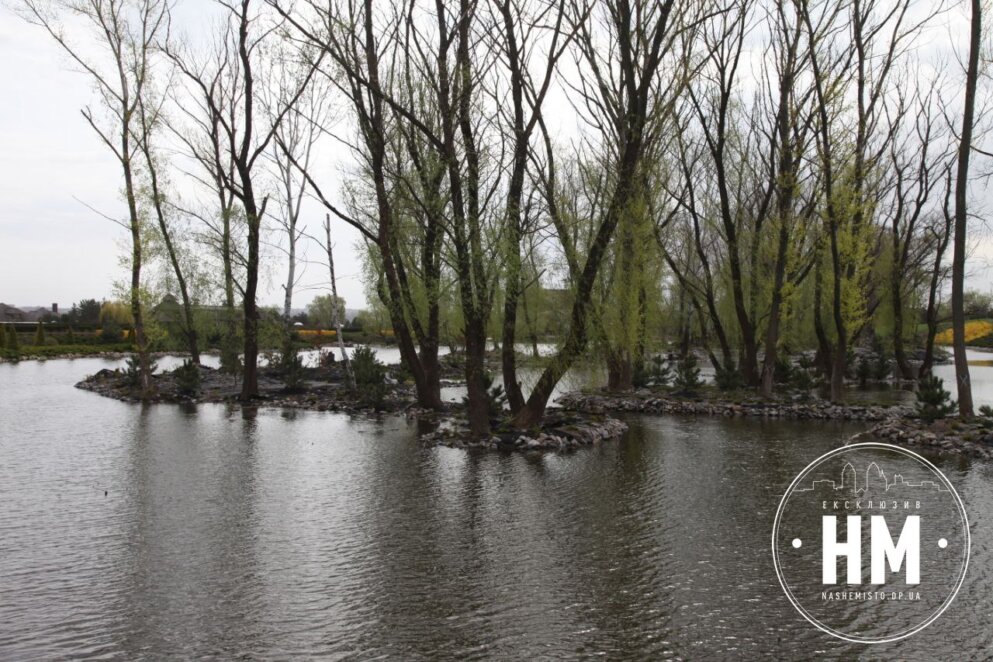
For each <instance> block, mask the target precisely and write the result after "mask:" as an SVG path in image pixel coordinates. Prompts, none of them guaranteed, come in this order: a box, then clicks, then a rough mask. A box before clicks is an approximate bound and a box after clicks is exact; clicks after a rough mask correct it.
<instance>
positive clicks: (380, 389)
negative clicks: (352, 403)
mask: <svg viewBox="0 0 993 662" xmlns="http://www.w3.org/2000/svg"><path fill="white" fill-rule="evenodd" d="M352 372H353V373H354V375H355V390H356V392H357V393H356V395H357V396H358V397H359V399H360V400H361V401H362V402H364V403H365V404H368V405H372V406H374V407H379V406H380V405H382V404H383V400H384V399H385V398H386V390H387V389H386V366H384V365H383V364H382V363H380V361H379V359H377V358H376V352H374V351H373V350H372V349H371V348H369V347H359V348H357V349H356V350H355V351H354V352H352Z"/></svg>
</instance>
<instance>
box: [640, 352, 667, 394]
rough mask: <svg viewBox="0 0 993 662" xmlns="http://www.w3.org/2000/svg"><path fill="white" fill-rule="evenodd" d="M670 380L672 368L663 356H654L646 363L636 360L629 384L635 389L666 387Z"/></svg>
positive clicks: (642, 360)
mask: <svg viewBox="0 0 993 662" xmlns="http://www.w3.org/2000/svg"><path fill="white" fill-rule="evenodd" d="M671 380H672V368H671V367H670V366H669V363H668V361H666V360H665V357H664V356H661V355H655V356H653V357H652V358H651V359H649V360H648V361H646V360H644V359H638V360H637V361H636V362H635V364H634V375H633V376H632V378H631V382H632V384H633V385H634V387H635V388H644V387H646V386H668V385H669V382H670V381H671Z"/></svg>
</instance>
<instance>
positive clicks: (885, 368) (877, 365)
mask: <svg viewBox="0 0 993 662" xmlns="http://www.w3.org/2000/svg"><path fill="white" fill-rule="evenodd" d="M891 370H892V366H891V365H890V360H889V359H888V358H886V355H885V354H883V353H882V352H880V353H879V354H876V360H875V361H873V362H872V378H873V379H875V380H876V381H877V382H882V381H885V380H886V379H888V378H889V376H890V372H891Z"/></svg>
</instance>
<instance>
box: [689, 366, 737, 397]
mask: <svg viewBox="0 0 993 662" xmlns="http://www.w3.org/2000/svg"><path fill="white" fill-rule="evenodd" d="M698 372H699V371H698ZM714 383H715V384H717V388H719V389H720V390H722V391H733V390H734V389H736V388H741V387H742V386H743V385H744V380H743V379H742V378H741V371H740V370H738V368H737V366H735V365H734V363H729V364H728V365H727V366H723V365H721V364H720V363H715V364H714Z"/></svg>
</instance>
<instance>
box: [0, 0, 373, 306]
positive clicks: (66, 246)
mask: <svg viewBox="0 0 993 662" xmlns="http://www.w3.org/2000/svg"><path fill="white" fill-rule="evenodd" d="M194 4H200V3H194ZM203 4H206V3H203ZM187 7H189V5H187ZM193 13H194V14H195V15H196V16H198V17H202V16H201V15H200V14H199V12H198V11H196V10H194V11H193ZM183 19H186V20H183ZM179 20H180V22H182V23H186V24H189V22H190V21H189V17H183V16H180V17H179ZM0 83H2V89H3V90H4V94H2V95H0V145H2V147H0V302H3V303H8V304H12V305H20V306H35V305H37V306H48V305H50V304H52V303H58V304H59V305H60V307H63V308H65V307H68V306H69V305H71V304H72V303H73V302H76V301H79V300H80V299H84V298H95V299H104V298H111V297H113V295H114V292H113V283H114V282H115V281H121V280H122V279H124V278H126V277H127V272H126V269H125V268H124V267H122V266H121V264H120V262H119V260H120V256H121V254H122V249H126V248H127V247H128V244H127V242H128V241H129V237H128V236H127V233H126V232H125V231H124V230H123V229H122V228H121V227H119V226H117V225H115V224H113V223H111V222H109V221H107V220H105V219H103V218H101V217H100V216H99V215H98V214H96V213H94V212H93V211H91V210H90V209H88V208H87V206H90V207H93V208H94V209H96V210H99V211H101V212H104V213H106V214H108V215H110V216H115V217H118V218H125V217H126V211H125V209H124V202H123V198H122V194H121V191H122V187H123V183H122V179H121V174H120V166H119V165H118V164H117V163H116V162H115V161H114V158H113V156H112V155H111V154H110V152H109V151H108V149H107V148H106V146H104V145H102V144H101V143H100V142H99V141H98V139H97V138H96V136H95V134H94V133H93V131H92V130H91V129H90V128H89V126H88V125H87V124H86V121H85V120H84V119H83V117H82V116H81V115H80V109H81V108H82V107H84V106H85V105H87V104H88V103H91V102H92V101H93V94H92V89H91V88H90V86H89V84H88V80H87V77H86V76H84V75H82V74H80V73H77V72H75V71H73V70H72V69H71V67H70V66H69V61H68V59H67V58H66V57H65V56H64V55H63V53H62V52H61V51H60V50H59V48H58V47H57V46H56V45H55V43H54V42H53V41H52V40H51V38H50V37H49V36H48V35H47V34H45V33H44V32H43V31H42V30H41V29H40V28H37V27H35V26H31V25H28V24H26V23H25V22H23V21H22V20H21V19H20V18H18V17H17V16H15V15H14V14H12V13H11V12H10V10H9V9H6V8H4V6H3V5H2V4H0ZM324 160H325V161H326V163H325V164H324V167H322V168H321V169H320V170H321V174H322V175H323V177H324V179H323V181H324V182H326V184H325V186H326V188H328V189H329V190H330V191H336V190H337V189H338V186H339V185H338V184H337V183H336V182H333V181H331V179H338V178H339V172H340V168H341V166H340V165H339V164H338V163H337V162H333V160H332V159H331V158H330V157H325V159H324ZM305 212H306V213H305V216H307V218H306V219H303V220H305V221H307V222H308V225H309V228H310V230H311V232H313V233H314V234H317V235H319V236H320V235H321V232H320V227H321V223H322V220H323V217H324V214H323V212H322V211H321V209H320V207H319V206H317V205H316V204H314V203H311V204H310V205H309V206H308V207H307V208H306V209H305ZM332 227H333V229H334V239H333V241H334V243H335V246H336V251H335V262H336V267H337V273H338V290H339V295H340V296H342V297H344V298H345V300H346V304H347V305H348V307H349V308H361V307H364V306H365V305H366V303H365V296H364V290H363V286H362V282H361V278H360V275H361V274H360V265H359V263H358V261H357V260H356V259H355V257H354V254H355V251H354V247H355V245H356V242H357V241H358V233H357V232H355V231H354V230H352V229H351V228H350V227H347V226H344V225H343V224H342V223H340V222H338V223H335V222H334V221H332ZM306 243H308V244H310V245H308V246H305V247H304V251H305V253H306V255H307V256H309V257H311V258H312V259H314V260H317V259H320V258H321V257H322V253H321V247H320V246H318V245H317V244H313V243H311V242H306ZM273 255H274V259H273V262H272V263H271V268H269V269H268V273H267V279H266V280H267V282H264V283H262V286H261V287H260V290H259V298H260V300H261V302H262V303H263V304H267V305H268V304H271V305H279V306H280V307H281V306H282V300H283V292H282V288H281V286H280V284H281V283H282V282H284V281H285V278H286V276H285V274H286V269H285V266H284V264H283V260H282V258H281V257H275V253H273ZM303 268H304V269H305V270H306V271H305V274H304V282H303V283H302V284H301V291H300V292H299V294H298V295H297V296H295V297H294V307H297V308H303V307H305V306H306V304H307V303H309V302H310V300H311V299H312V298H313V297H314V295H315V294H322V293H324V292H326V291H327V288H328V287H329V284H328V282H327V281H328V276H327V270H326V268H324V267H321V266H319V265H316V264H311V265H304V267H303Z"/></svg>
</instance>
